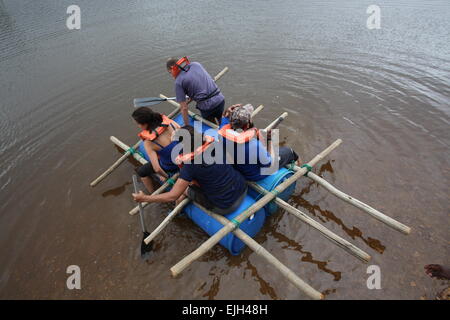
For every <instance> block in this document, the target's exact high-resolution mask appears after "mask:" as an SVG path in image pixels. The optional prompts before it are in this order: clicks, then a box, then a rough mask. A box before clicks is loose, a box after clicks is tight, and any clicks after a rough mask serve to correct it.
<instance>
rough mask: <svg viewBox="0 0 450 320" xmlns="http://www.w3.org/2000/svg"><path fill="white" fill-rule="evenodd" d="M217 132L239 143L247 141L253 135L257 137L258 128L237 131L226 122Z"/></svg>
mask: <svg viewBox="0 0 450 320" xmlns="http://www.w3.org/2000/svg"><path fill="white" fill-rule="evenodd" d="M218 133H219V134H220V135H221V136H222V137H224V138H225V139H227V140H230V141H233V142H235V143H239V144H241V143H246V142H249V141H250V140H252V139H253V138H254V137H257V136H258V129H256V128H250V129H248V130H245V131H243V132H237V131H235V130H233V129H231V125H230V124H226V125H224V126H223V127H222V128H221V129H220V130H219V131H218Z"/></svg>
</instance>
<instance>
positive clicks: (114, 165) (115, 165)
mask: <svg viewBox="0 0 450 320" xmlns="http://www.w3.org/2000/svg"><path fill="white" fill-rule="evenodd" d="M227 71H228V67H225V68H223V70H222V71H220V72H219V73H218V74H217V75H216V76H215V77H214V81H218V80H219V79H220V78H222V76H223V75H224V74H225V73H226V72H227ZM166 98H167V97H166ZM179 111H180V108H179V105H178V108H177V109H175V110H174V111H172V112H171V113H170V114H169V115H168V117H169V118H172V117H174V116H175V115H176V114H177V113H178V112H179ZM140 143H141V140H139V141H138V142H136V143H135V144H134V146H133V147H132V149H130V148H129V149H127V151H126V152H125V153H124V154H123V155H122V156H121V157H120V158H119V159H118V160H117V161H116V162H114V163H113V165H112V166H110V167H109V168H108V169H107V170H106V171H105V172H103V173H102V174H101V175H100V176H99V177H97V178H96V179H95V180H94V181H92V182H91V183H90V186H91V187H95V186H96V185H97V184H98V183H99V182H100V181H102V180H103V179H105V178H106V177H107V176H108V175H109V174H110V173H111V172H113V171H114V170H115V169H116V168H117V167H118V166H120V164H121V163H122V162H124V161H125V160H126V159H127V158H128V156H129V155H130V154H132V153H134V150H135V149H136V148H137V147H139V144H140Z"/></svg>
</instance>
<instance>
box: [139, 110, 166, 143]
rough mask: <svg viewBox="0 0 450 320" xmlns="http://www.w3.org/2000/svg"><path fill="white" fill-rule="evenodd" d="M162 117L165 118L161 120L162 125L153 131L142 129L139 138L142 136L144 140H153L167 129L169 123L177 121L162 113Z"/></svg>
mask: <svg viewBox="0 0 450 320" xmlns="http://www.w3.org/2000/svg"><path fill="white" fill-rule="evenodd" d="M162 119H163V121H162V122H161V125H160V126H159V127H158V128H156V129H155V130H152V131H151V132H150V131H148V130H142V131H141V132H140V133H139V134H138V136H139V138H141V139H142V140H150V141H153V140H155V139H156V138H158V137H159V136H160V135H161V134H162V133H163V132H164V131H166V129H167V127H169V125H170V124H171V123H174V122H175V121H173V120H172V119H170V118H168V117H167V116H165V115H162Z"/></svg>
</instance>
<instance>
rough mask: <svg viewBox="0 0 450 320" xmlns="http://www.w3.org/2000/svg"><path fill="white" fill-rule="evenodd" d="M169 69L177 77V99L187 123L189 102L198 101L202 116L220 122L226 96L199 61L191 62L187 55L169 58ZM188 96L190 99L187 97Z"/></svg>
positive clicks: (167, 65) (186, 123)
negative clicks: (179, 57)
mask: <svg viewBox="0 0 450 320" xmlns="http://www.w3.org/2000/svg"><path fill="white" fill-rule="evenodd" d="M166 67H167V71H168V72H169V73H170V74H171V75H172V76H173V77H174V79H175V95H176V101H177V102H178V103H179V104H180V106H181V114H182V115H183V121H184V124H185V125H188V124H189V115H188V103H189V102H191V101H192V100H194V101H196V102H197V109H199V110H200V112H201V115H202V118H204V119H206V120H208V121H211V122H215V121H217V123H219V124H220V118H221V116H222V112H223V109H224V106H225V97H224V96H223V94H222V93H221V92H220V89H219V87H218V86H217V84H216V83H215V81H214V80H213V78H211V76H210V75H209V74H208V72H206V70H205V69H204V68H203V66H202V65H201V64H200V63H198V62H189V60H188V58H187V57H183V58H181V59H177V58H170V59H169V60H167V64H166ZM186 96H188V97H189V99H186Z"/></svg>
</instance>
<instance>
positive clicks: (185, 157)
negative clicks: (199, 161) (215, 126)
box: [175, 136, 214, 168]
mask: <svg viewBox="0 0 450 320" xmlns="http://www.w3.org/2000/svg"><path fill="white" fill-rule="evenodd" d="M213 142H214V137H210V136H205V142H204V143H203V144H202V145H201V146H200V147H198V148H197V149H195V151H194V152H189V153H184V154H180V155H178V156H177V158H176V159H175V163H176V164H177V165H178V167H180V168H181V167H182V166H183V163H185V162H188V161H192V160H194V158H195V157H196V156H198V155H200V154H202V153H203V152H205V150H206V149H207V148H208V147H209V146H210V145H211V144H212V143H213Z"/></svg>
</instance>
